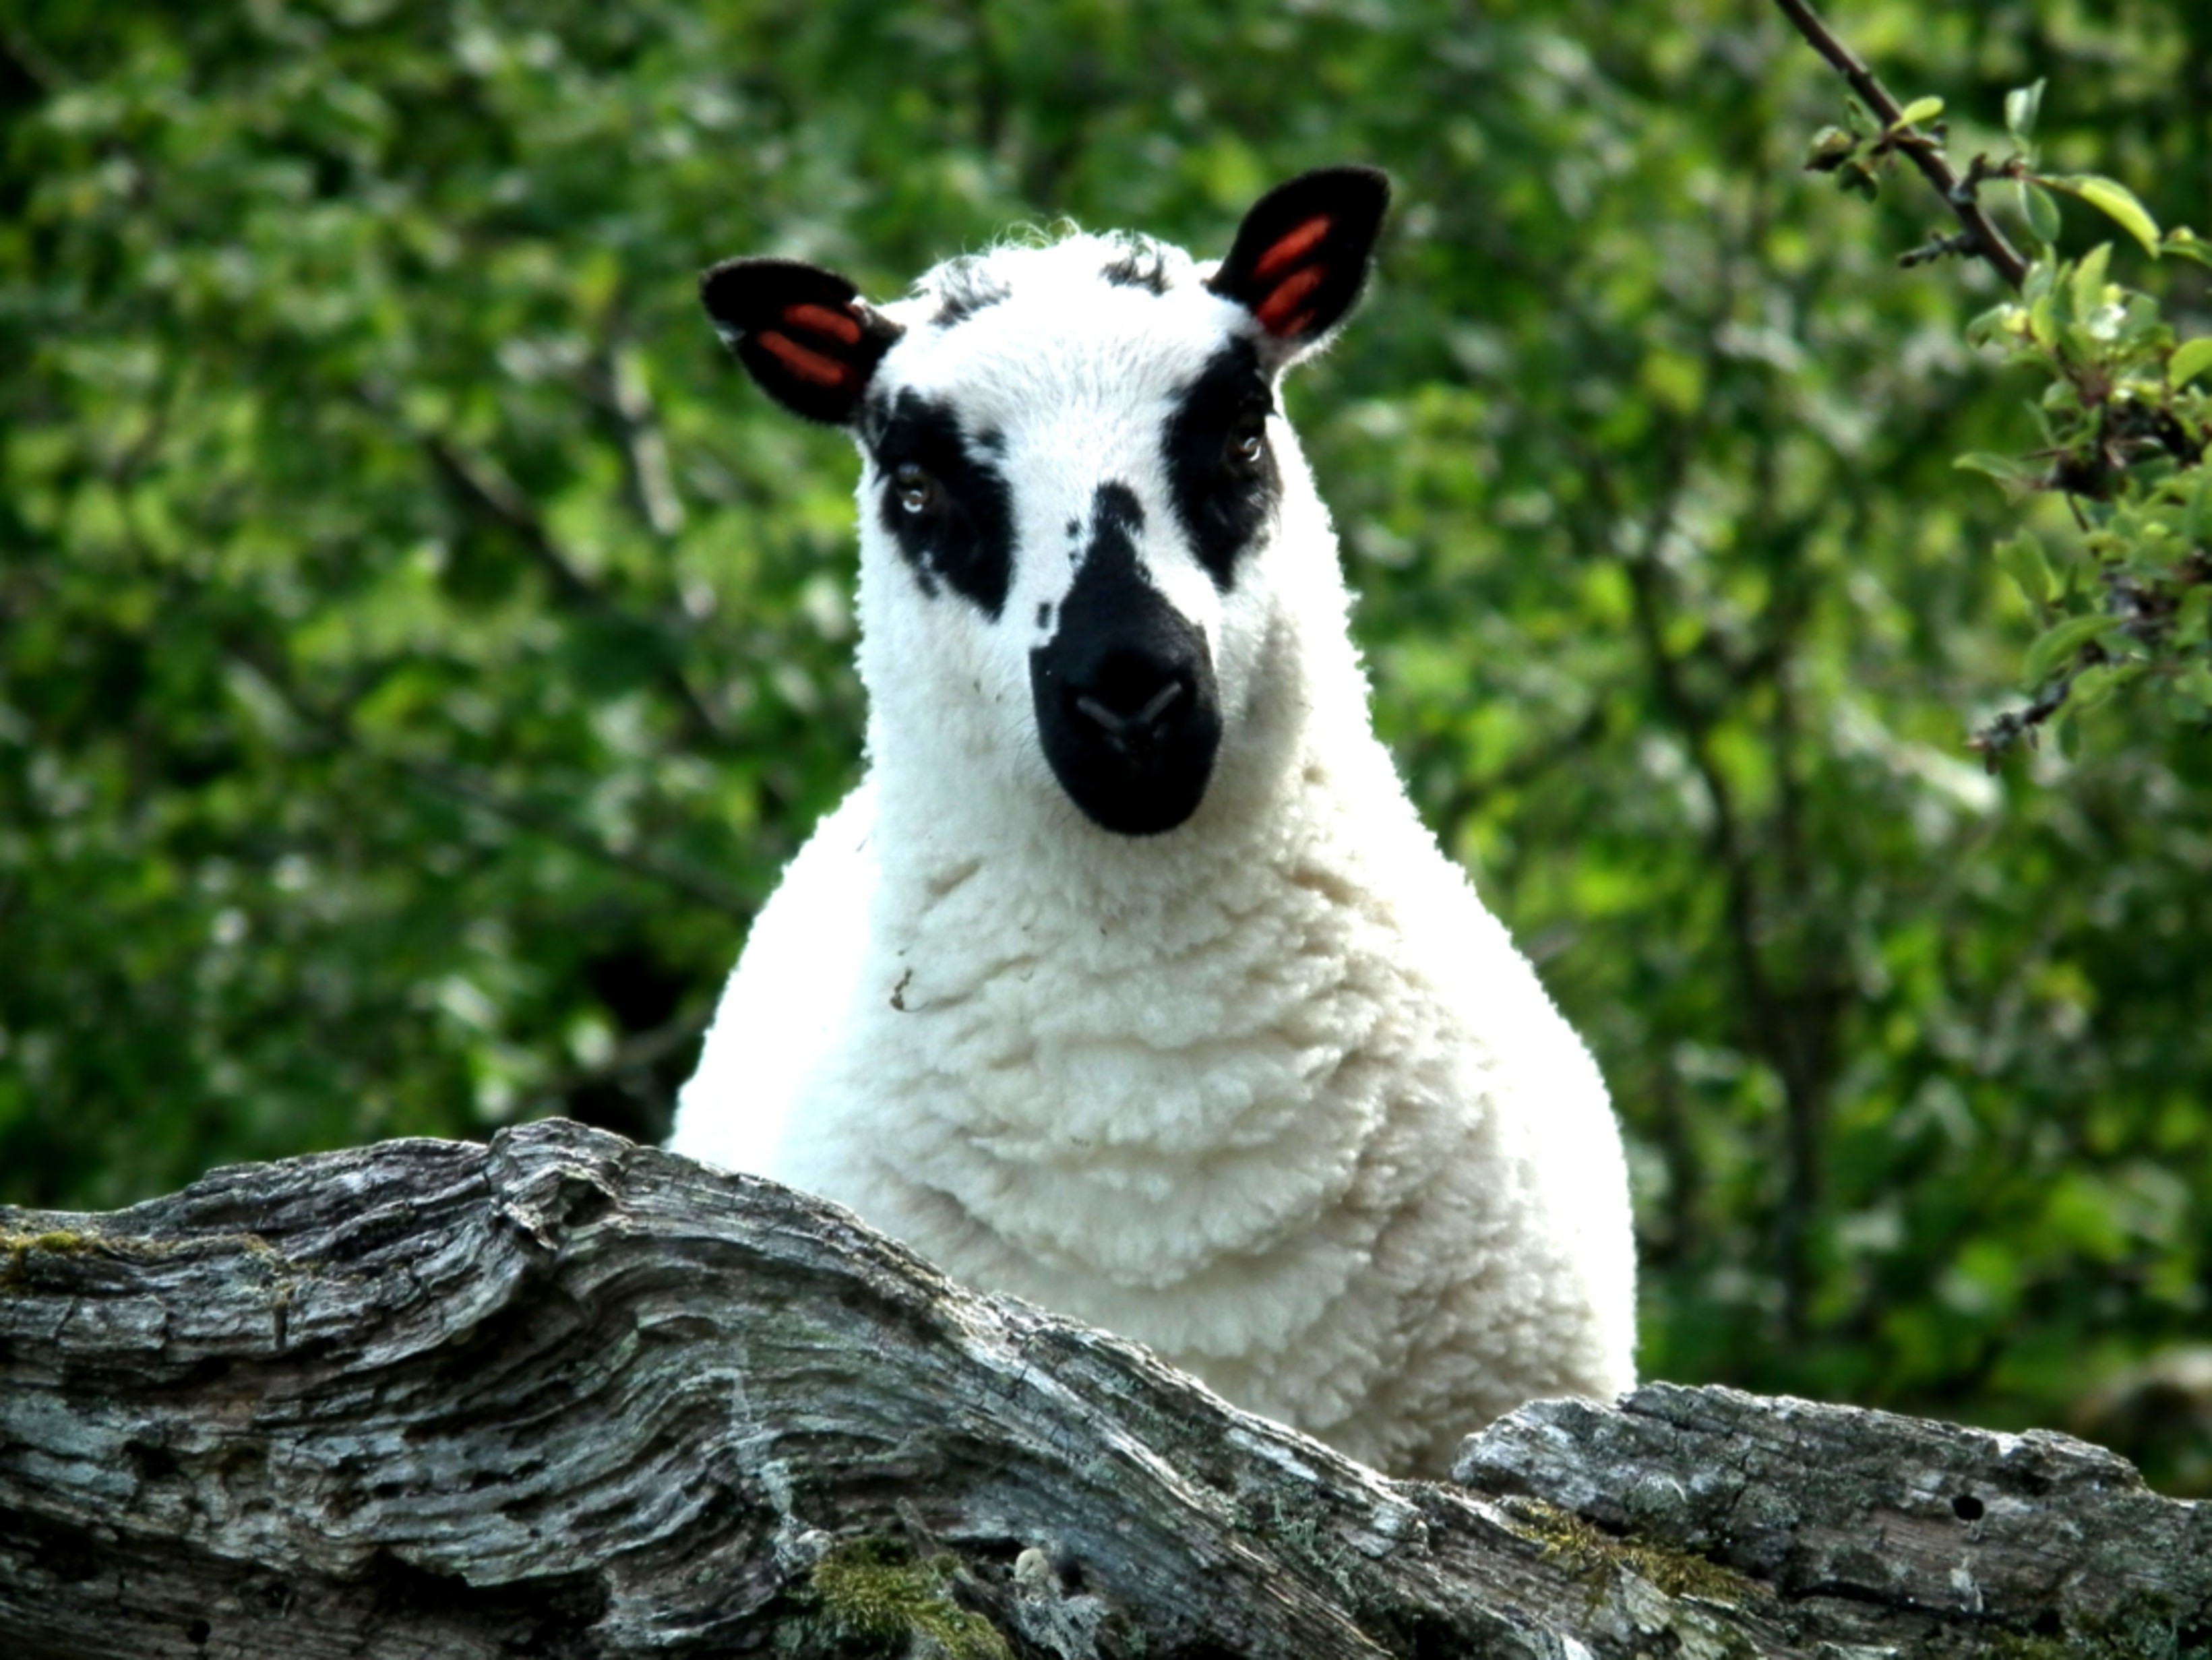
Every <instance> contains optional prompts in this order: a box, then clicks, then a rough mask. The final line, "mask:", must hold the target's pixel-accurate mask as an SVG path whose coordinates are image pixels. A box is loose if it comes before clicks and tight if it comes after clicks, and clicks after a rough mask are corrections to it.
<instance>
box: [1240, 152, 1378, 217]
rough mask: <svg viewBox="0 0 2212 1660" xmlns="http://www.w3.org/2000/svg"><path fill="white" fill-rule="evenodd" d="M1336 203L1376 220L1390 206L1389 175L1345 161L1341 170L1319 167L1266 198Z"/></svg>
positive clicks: (1373, 168)
mask: <svg viewBox="0 0 2212 1660" xmlns="http://www.w3.org/2000/svg"><path fill="white" fill-rule="evenodd" d="M1275 198H1282V199H1284V200H1285V201H1288V200H1301V201H1316V202H1333V203H1334V204H1335V205H1336V206H1337V207H1338V208H1339V209H1340V210H1342V211H1344V212H1345V213H1346V214H1351V215H1363V216H1364V215H1371V216H1373V217H1374V218H1376V220H1380V219H1381V218H1382V217H1383V210H1385V209H1387V208H1388V207H1389V205H1390V175H1389V173H1385V172H1383V169H1382V168H1380V167H1368V166H1366V165H1364V163H1359V162H1346V163H1345V164H1344V165H1342V166H1340V167H1316V168H1314V169H1313V170H1312V171H1311V172H1310V173H1300V174H1299V175H1298V176H1297V178H1295V179H1290V180H1288V181H1287V182H1285V183H1284V184H1280V185H1277V186H1275V188H1274V189H1273V190H1271V191H1269V192H1267V198H1266V199H1268V200H1273V199H1275Z"/></svg>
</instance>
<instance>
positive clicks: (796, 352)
mask: <svg viewBox="0 0 2212 1660" xmlns="http://www.w3.org/2000/svg"><path fill="white" fill-rule="evenodd" d="M809 309H811V307H801V306H794V307H792V310H793V311H804V310H809ZM784 314H785V315H786V316H789V315H790V314H791V313H789V312H787V313H784ZM854 337H855V338H856V339H857V338H858V337H859V331H857V330H855V331H854ZM753 339H754V340H755V342H757V344H759V346H760V349H761V350H763V351H764V352H766V353H768V355H769V356H771V357H773V358H775V361H776V362H779V363H781V364H782V365H783V366H784V368H787V369H789V370H790V371H791V372H792V373H793V374H795V375H797V376H798V377H799V379H800V380H805V381H809V382H811V384H813V385H815V386H843V385H844V384H845V380H846V375H847V373H848V371H847V369H846V367H845V365H844V364H842V363H841V362H838V361H837V360H836V358H834V357H824V356H823V355H822V354H821V353H820V352H818V351H809V350H807V349H806V348H805V347H804V346H802V345H800V344H799V343H798V342H797V341H796V340H793V339H790V338H788V337H786V336H783V335H781V334H777V333H775V331H773V330H769V329H763V330H762V331H760V332H759V333H757V334H756V335H754V336H753Z"/></svg>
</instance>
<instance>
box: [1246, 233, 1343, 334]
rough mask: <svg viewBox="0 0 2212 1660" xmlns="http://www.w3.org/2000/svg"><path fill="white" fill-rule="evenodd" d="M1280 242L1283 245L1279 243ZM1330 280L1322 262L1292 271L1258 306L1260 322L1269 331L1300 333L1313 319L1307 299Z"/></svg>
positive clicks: (1271, 256)
mask: <svg viewBox="0 0 2212 1660" xmlns="http://www.w3.org/2000/svg"><path fill="white" fill-rule="evenodd" d="M1277 246H1281V245H1280V244H1277ZM1273 257H1274V256H1273V254H1272V253H1270V254H1269V256H1268V258H1273ZM1327 281H1328V271H1326V270H1324V269H1323V268H1322V267H1321V266H1319V265H1308V266H1306V267H1305V268H1304V270H1303V271H1293V272H1291V275H1289V276H1288V277H1285V278H1284V279H1283V280H1282V281H1281V282H1280V283H1278V284H1276V286H1275V291H1274V292H1273V294H1271V295H1268V296H1267V298H1266V299H1265V300H1263V301H1261V302H1260V307H1259V309H1258V310H1257V311H1256V312H1255V313H1253V314H1254V315H1255V316H1256V317H1257V318H1258V319H1260V326H1261V328H1263V329H1265V330H1267V332H1268V333H1270V334H1273V335H1276V336H1279V337H1286V336H1290V335H1294V334H1297V332H1298V331H1300V330H1302V329H1304V327H1305V325H1307V324H1308V323H1310V322H1311V321H1312V320H1313V313H1312V311H1311V309H1310V308H1307V307H1306V301H1308V300H1310V299H1311V298H1312V297H1313V291H1314V290H1315V289H1317V288H1319V287H1320V286H1321V285H1322V283H1325V282H1327Z"/></svg>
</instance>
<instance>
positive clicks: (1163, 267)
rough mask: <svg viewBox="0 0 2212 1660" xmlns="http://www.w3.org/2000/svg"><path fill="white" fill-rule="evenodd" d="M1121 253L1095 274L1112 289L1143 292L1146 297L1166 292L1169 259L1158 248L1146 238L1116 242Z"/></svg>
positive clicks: (1127, 237)
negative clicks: (1112, 287) (1112, 286)
mask: <svg viewBox="0 0 2212 1660" xmlns="http://www.w3.org/2000/svg"><path fill="white" fill-rule="evenodd" d="M1116 240H1118V242H1119V243H1120V245H1121V252H1120V253H1119V254H1117V255H1115V257H1114V258H1111V259H1109V260H1108V261H1107V262H1106V264H1105V265H1104V266H1103V267H1102V268H1101V269H1100V271H1099V272H1098V274H1099V276H1101V277H1103V278H1105V280H1106V281H1107V282H1109V283H1112V284H1113V285H1114V286H1115V288H1122V289H1144V290H1145V292H1146V293H1147V294H1165V293H1166V292H1167V291H1168V259H1167V254H1166V252H1164V250H1163V249H1162V248H1161V246H1160V245H1159V244H1158V243H1157V242H1155V241H1153V240H1152V238H1150V237H1149V236H1133V235H1123V236H1121V237H1119V238H1117V239H1116Z"/></svg>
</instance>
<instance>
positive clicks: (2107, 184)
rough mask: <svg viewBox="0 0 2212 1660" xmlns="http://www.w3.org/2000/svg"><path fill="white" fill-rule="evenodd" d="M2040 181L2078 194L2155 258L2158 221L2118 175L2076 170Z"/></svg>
mask: <svg viewBox="0 0 2212 1660" xmlns="http://www.w3.org/2000/svg"><path fill="white" fill-rule="evenodd" d="M2043 182H2044V183H2045V184H2046V185H2051V187H2052V188H2053V189H2056V190H2063V191H2066V192H2070V193H2071V194H2073V195H2075V196H2078V197H2080V198H2081V199H2082V200H2083V201H2084V202H2087V204H2089V205H2090V206H2091V207H2093V208H2095V209H2096V210H2098V211H2099V212H2100V213H2102V214H2104V215H2106V216H2107V217H2109V218H2111V219H2112V220H2113V221H2115V222H2117V223H2118V225H2119V227H2120V228H2121V229H2123V230H2124V231H2126V232H2127V234H2129V235H2130V236H2132V237H2134V238H2135V239H2136V241H2138V242H2140V243H2142V246H2143V252H2145V253H2148V255H2150V257H2151V258H2154V259H2155V258H2158V221H2157V220H2155V219H2154V218H2152V217H2151V216H2150V210H2148V208H2146V207H2144V206H2143V204H2142V203H2140V202H2138V201H2137V200H2136V195H2135V192H2133V191H2131V190H2130V189H2129V188H2128V187H2127V186H2126V185H2123V184H2121V183H2120V182H2119V181H2118V179H2106V178H2101V177H2100V176H2099V175H2098V174H2096V173H2075V174H2073V175H2072V176H2071V177H2069V178H2064V179H2045V180H2044V181H2043Z"/></svg>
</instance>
